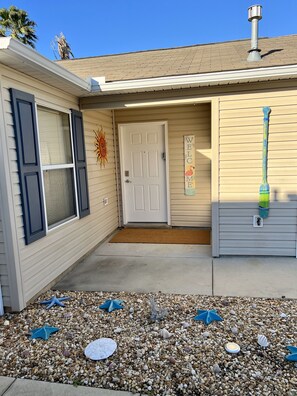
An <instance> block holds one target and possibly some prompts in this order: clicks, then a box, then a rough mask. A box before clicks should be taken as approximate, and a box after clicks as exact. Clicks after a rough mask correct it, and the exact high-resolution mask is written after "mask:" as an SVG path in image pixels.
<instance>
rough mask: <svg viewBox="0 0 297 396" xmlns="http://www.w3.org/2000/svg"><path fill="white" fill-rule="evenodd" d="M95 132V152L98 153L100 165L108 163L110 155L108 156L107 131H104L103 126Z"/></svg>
mask: <svg viewBox="0 0 297 396" xmlns="http://www.w3.org/2000/svg"><path fill="white" fill-rule="evenodd" d="M94 133H95V142H94V145H95V147H96V149H95V150H94V152H95V153H96V156H97V162H99V163H100V166H101V167H102V166H104V167H105V165H106V163H107V162H108V156H107V142H106V137H105V133H104V132H103V129H102V126H101V128H98V129H97V130H96V131H94Z"/></svg>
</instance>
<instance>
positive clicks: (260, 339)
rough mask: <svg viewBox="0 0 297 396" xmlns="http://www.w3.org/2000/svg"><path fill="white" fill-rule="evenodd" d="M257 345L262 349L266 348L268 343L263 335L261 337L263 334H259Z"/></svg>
mask: <svg viewBox="0 0 297 396" xmlns="http://www.w3.org/2000/svg"><path fill="white" fill-rule="evenodd" d="M258 344H259V345H260V346H261V347H262V348H266V347H268V345H269V342H268V341H267V338H266V337H265V335H263V334H259V335H258Z"/></svg>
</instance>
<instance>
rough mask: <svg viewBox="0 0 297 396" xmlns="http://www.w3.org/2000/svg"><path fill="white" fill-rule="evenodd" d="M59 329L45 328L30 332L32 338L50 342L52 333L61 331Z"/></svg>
mask: <svg viewBox="0 0 297 396" xmlns="http://www.w3.org/2000/svg"><path fill="white" fill-rule="evenodd" d="M59 330H60V329H58V328H57V327H50V326H43V327H39V328H38V329H33V330H30V333H31V338H42V339H43V340H48V339H49V337H50V335H51V334H52V333H55V332H56V331H59Z"/></svg>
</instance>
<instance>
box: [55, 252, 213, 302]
mask: <svg viewBox="0 0 297 396" xmlns="http://www.w3.org/2000/svg"><path fill="white" fill-rule="evenodd" d="M130 254H131V251H130ZM54 288H55V289H58V290H83V291H127V292H140V293H149V292H159V291H161V292H163V293H176V294H205V295H211V294H212V259H211V258H199V259H197V258H183V257H177V258H175V257H173V258H162V257H158V258H156V257H134V256H133V257H131V256H130V257H129V256H124V257H123V256H98V255H96V254H93V255H91V256H90V257H88V258H87V259H86V260H84V261H83V262H82V263H80V264H79V265H78V266H77V267H75V268H74V269H73V270H72V271H71V272H69V273H68V274H67V275H66V276H65V277H64V278H63V279H62V280H61V281H60V282H58V283H57V284H56V285H55V287H54Z"/></svg>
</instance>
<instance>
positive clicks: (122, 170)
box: [118, 121, 171, 225]
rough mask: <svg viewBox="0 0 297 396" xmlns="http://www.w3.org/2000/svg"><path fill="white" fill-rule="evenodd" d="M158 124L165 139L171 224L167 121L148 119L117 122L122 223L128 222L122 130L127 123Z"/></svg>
mask: <svg viewBox="0 0 297 396" xmlns="http://www.w3.org/2000/svg"><path fill="white" fill-rule="evenodd" d="M148 124H149V125H160V126H164V134H165V136H164V139H165V155H166V162H165V167H166V204H167V224H168V225H171V214H170V185H169V150H168V122H167V121H152V122H150V121H148V122H130V123H126V124H118V131H119V151H120V170H121V189H122V194H121V196H122V204H123V223H124V225H125V224H127V223H128V220H127V202H126V198H125V194H124V191H125V185H124V183H125V182H124V179H125V178H124V147H123V146H124V136H123V131H124V127H125V126H129V125H148Z"/></svg>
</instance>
